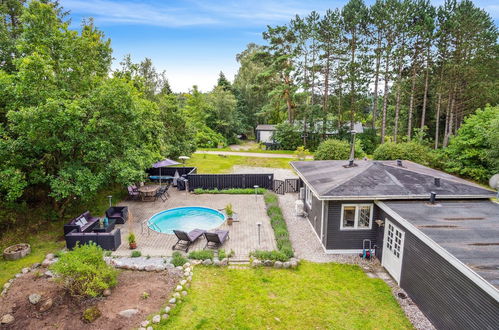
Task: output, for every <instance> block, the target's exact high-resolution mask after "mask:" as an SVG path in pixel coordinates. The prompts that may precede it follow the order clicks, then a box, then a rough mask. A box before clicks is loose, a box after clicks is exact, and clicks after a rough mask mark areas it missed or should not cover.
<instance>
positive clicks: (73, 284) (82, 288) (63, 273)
mask: <svg viewBox="0 0 499 330" xmlns="http://www.w3.org/2000/svg"><path fill="white" fill-rule="evenodd" d="M51 270H52V271H53V272H54V273H56V274H58V275H59V276H58V277H57V281H58V282H60V283H62V285H63V286H64V287H65V288H66V289H67V290H68V291H69V293H70V294H71V295H72V296H75V297H97V296H100V295H102V292H103V291H104V290H106V289H108V288H110V287H113V286H115V285H116V283H117V280H116V276H117V272H116V270H115V269H114V268H113V267H111V266H109V265H108V264H106V262H105V261H104V259H103V251H102V248H100V247H99V246H97V245H96V244H95V243H91V244H85V245H78V246H76V247H75V248H74V250H73V251H70V252H67V253H64V254H63V255H61V257H60V258H59V261H57V262H56V263H55V264H53V265H52V266H51Z"/></svg>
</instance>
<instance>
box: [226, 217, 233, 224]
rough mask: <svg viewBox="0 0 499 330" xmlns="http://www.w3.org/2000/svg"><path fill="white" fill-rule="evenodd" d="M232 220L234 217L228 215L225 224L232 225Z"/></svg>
mask: <svg viewBox="0 0 499 330" xmlns="http://www.w3.org/2000/svg"><path fill="white" fill-rule="evenodd" d="M232 222H234V218H233V217H228V218H227V224H228V225H229V226H232Z"/></svg>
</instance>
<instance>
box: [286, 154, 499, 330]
mask: <svg viewBox="0 0 499 330" xmlns="http://www.w3.org/2000/svg"><path fill="white" fill-rule="evenodd" d="M292 166H293V168H294V169H295V170H296V172H297V173H298V175H299V177H300V179H301V180H302V183H303V187H304V194H303V195H304V204H305V209H306V212H307V214H308V221H309V222H310V225H311V226H312V228H313V229H314V231H315V233H316V234H317V237H318V239H319V240H320V241H321V243H322V245H323V248H324V250H325V251H326V252H327V253H359V252H361V251H362V246H363V244H362V243H363V240H364V239H369V240H370V241H371V242H372V244H374V245H375V255H376V257H377V258H379V259H380V260H381V264H382V265H383V266H384V267H385V268H386V270H387V271H388V272H389V273H390V275H391V276H392V277H393V278H394V279H395V280H396V281H397V283H398V284H399V285H400V287H401V288H403V289H404V290H405V291H406V292H407V293H408V294H409V296H410V297H411V298H412V299H413V300H414V302H416V304H417V305H418V306H419V308H420V309H421V310H422V311H423V313H424V314H425V315H426V316H427V317H428V319H429V320H430V321H431V322H432V323H433V324H434V325H435V326H436V327H437V328H445V329H497V328H498V327H499V290H498V289H499V204H498V203H495V202H493V201H491V200H490V199H491V198H492V197H493V196H495V192H494V191H491V190H488V189H485V188H483V187H481V186H479V185H477V184H474V183H471V182H468V181H466V180H463V179H460V178H457V177H455V176H452V175H449V174H447V173H443V172H440V171H437V170H434V169H431V168H428V167H425V166H422V165H419V164H416V163H413V162H409V161H369V160H363V161H356V162H354V163H353V165H351V164H349V163H348V162H347V161H311V162H292Z"/></svg>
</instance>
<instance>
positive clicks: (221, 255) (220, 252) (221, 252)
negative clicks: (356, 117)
mask: <svg viewBox="0 0 499 330" xmlns="http://www.w3.org/2000/svg"><path fill="white" fill-rule="evenodd" d="M225 258H227V253H225V250H224V249H220V250H218V259H219V260H222V259H225Z"/></svg>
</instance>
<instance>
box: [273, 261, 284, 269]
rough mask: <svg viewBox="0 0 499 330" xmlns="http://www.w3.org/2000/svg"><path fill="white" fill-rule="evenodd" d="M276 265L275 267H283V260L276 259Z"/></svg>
mask: <svg viewBox="0 0 499 330" xmlns="http://www.w3.org/2000/svg"><path fill="white" fill-rule="evenodd" d="M274 267H275V268H282V262H281V261H276V262H275V263H274Z"/></svg>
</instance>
